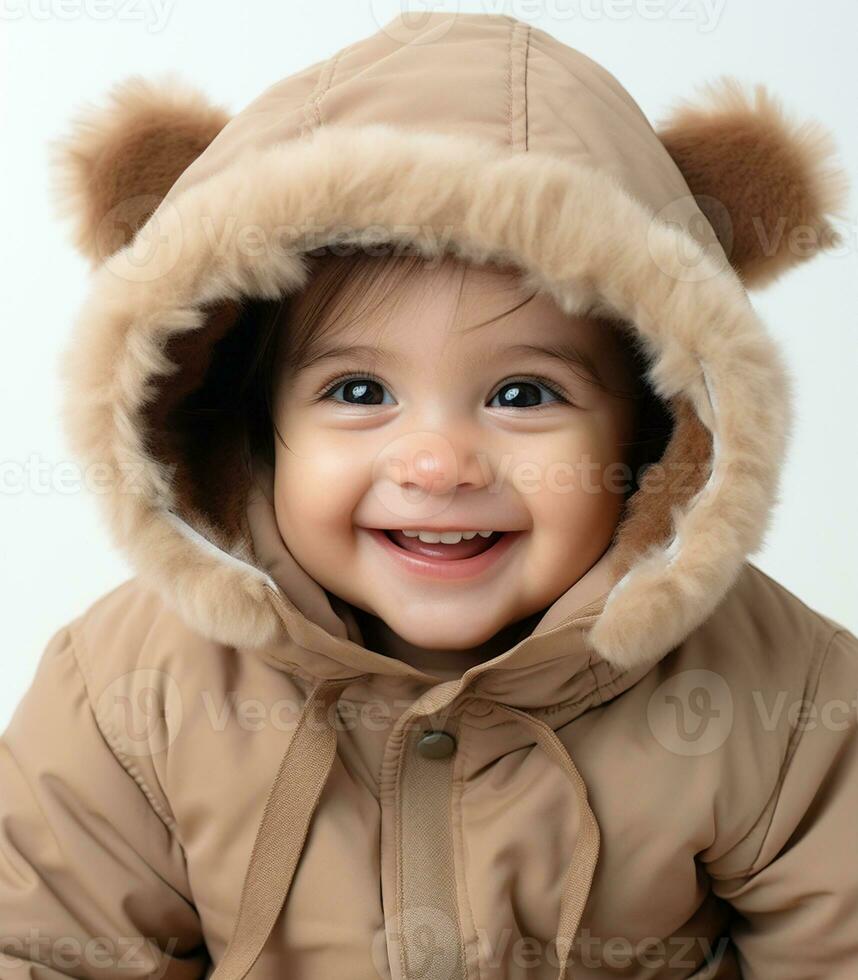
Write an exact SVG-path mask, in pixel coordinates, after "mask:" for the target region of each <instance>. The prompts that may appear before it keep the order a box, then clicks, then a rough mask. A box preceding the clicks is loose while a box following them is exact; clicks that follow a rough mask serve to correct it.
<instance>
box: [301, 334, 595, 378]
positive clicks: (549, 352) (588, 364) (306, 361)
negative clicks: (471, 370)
mask: <svg viewBox="0 0 858 980" xmlns="http://www.w3.org/2000/svg"><path fill="white" fill-rule="evenodd" d="M491 353H492V355H493V356H495V357H497V356H510V355H527V354H529V355H534V354H535V355H541V356H543V357H550V358H553V359H554V360H557V361H560V362H561V364H562V365H563V366H564V367H569V366H570V365H577V366H578V367H580V368H581V369H582V370H584V371H586V373H587V374H589V375H590V376H591V377H592V378H593V380H594V381H595V382H596V383H597V384H603V383H604V382H603V379H602V376H601V374H600V372H599V369H598V367H597V366H596V363H595V361H594V360H593V358H592V357H590V356H589V355H588V354H586V353H585V352H584V351H582V350H581V348H580V347H578V346H577V345H576V344H574V343H571V342H568V341H566V342H560V343H555V344H511V345H509V346H506V347H498V348H494V349H492V352H491ZM332 358H353V359H355V360H360V361H364V362H367V363H372V364H385V363H389V364H393V365H399V366H402V365H404V364H405V363H406V358H403V357H401V356H400V355H399V354H397V353H396V352H395V351H392V350H388V349H386V348H383V347H376V346H373V345H371V344H342V345H337V346H333V347H325V348H322V349H319V350H317V351H314V352H308V354H307V356H306V357H304V358H302V359H301V363H300V364H298V365H295V369H296V370H304V369H306V368H308V367H310V366H311V365H313V364H318V363H319V362H321V361H325V360H330V359H332ZM486 359H487V358H486V353H485V351H482V352H481V353H480V354H479V356H478V357H475V358H473V360H474V362H475V363H474V366H476V364H477V363H481V364H484V363H485V361H486Z"/></svg>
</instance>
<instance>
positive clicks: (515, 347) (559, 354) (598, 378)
mask: <svg viewBox="0 0 858 980" xmlns="http://www.w3.org/2000/svg"><path fill="white" fill-rule="evenodd" d="M497 353H501V354H538V355H542V356H543V357H550V358H553V359H554V360H556V361H560V362H561V363H562V364H563V366H564V367H569V366H570V365H573V364H574V365H577V366H578V367H580V368H581V369H583V370H584V371H586V372H587V374H589V375H591V377H592V378H593V380H594V381H595V382H596V383H597V384H600V385H601V384H604V379H603V378H602V375H601V373H600V371H599V368H598V366H597V365H596V362H595V361H594V360H593V358H592V357H591V356H590V355H589V354H587V353H585V352H584V351H582V350H581V348H580V347H579V346H578V345H577V344H574V343H572V342H569V341H564V342H560V343H556V344H512V345H510V346H509V347H504V348H501V349H500V350H499V351H498V352H497Z"/></svg>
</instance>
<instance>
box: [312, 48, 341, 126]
mask: <svg viewBox="0 0 858 980" xmlns="http://www.w3.org/2000/svg"><path fill="white" fill-rule="evenodd" d="M342 53H343V52H342V49H340V50H339V51H337V52H336V54H335V55H334V56H333V58H331V59H330V60H329V61H328V62H327V63H326V65H325V70H324V72H323V73H322V74H323V76H326V77H327V82H326V84H325V86H324V88H321V90H320V91H318V93H317V95H316V97H315V99H314V100H313V115H314V116H315V118H316V125H317V126H321V125H322V110H321V106H322V99H324V97H325V96H326V95H327V94H328V92H329V91H330V89H331V86H332V85H333V82H334V72H335V71H336V69H337V62H338V61H339V60H340V55H341V54H342ZM320 81H321V79H320Z"/></svg>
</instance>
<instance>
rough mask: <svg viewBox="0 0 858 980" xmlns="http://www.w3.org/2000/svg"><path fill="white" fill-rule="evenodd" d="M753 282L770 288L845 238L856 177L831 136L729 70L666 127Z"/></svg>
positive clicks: (724, 240)
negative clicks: (839, 227) (842, 220)
mask: <svg viewBox="0 0 858 980" xmlns="http://www.w3.org/2000/svg"><path fill="white" fill-rule="evenodd" d="M656 128H657V132H658V136H659V138H660V139H661V141H662V142H663V143H664V145H665V147H666V148H667V150H668V152H669V153H670V155H671V156H672V157H673V160H674V162H675V163H676V164H677V166H678V167H679V169H680V170H681V171H682V174H683V176H684V177H685V180H686V182H687V184H688V186H689V188H690V189H691V192H692V194H694V195H695V197H696V198H697V202H698V204H699V206H700V208H701V210H702V211H703V212H704V214H705V215H706V216H707V218H708V219H709V222H710V224H711V225H712V226H713V228H714V229H715V232H716V234H717V235H718V237H719V239H720V241H721V244H722V246H723V248H724V251H725V252H726V254H727V255H728V257H729V259H730V262H731V264H732V265H733V267H734V268H735V269H736V270H737V271H738V272H739V273H740V275H741V278H742V279H743V281H744V283H745V285H746V286H747V287H748V288H758V287H762V286H766V285H768V284H769V283H771V282H773V281H774V280H775V279H777V278H779V277H780V276H781V275H782V274H783V273H784V272H786V271H787V270H788V269H790V268H792V267H793V266H795V265H797V264H798V263H800V262H804V261H806V260H808V259H811V258H813V256H815V255H816V254H817V253H819V252H820V251H822V250H823V249H826V248H830V247H832V246H835V245H838V244H839V243H840V241H841V236H840V234H839V233H838V232H837V231H836V229H835V228H834V227H833V225H832V224H831V220H832V219H833V218H835V217H840V216H842V215H843V212H844V208H845V207H846V199H847V192H848V180H847V176H846V173H845V171H844V170H843V169H842V168H841V167H839V166H838V164H837V163H836V160H835V149H836V148H835V143H834V140H833V138H832V136H831V134H830V133H829V132H828V131H827V130H826V129H825V128H824V127H823V126H822V125H821V124H820V123H819V122H817V121H816V120H808V121H804V122H799V121H797V120H795V119H792V118H791V117H790V116H789V114H788V113H787V112H786V111H785V110H784V107H783V105H782V104H781V101H780V100H779V99H777V98H776V97H775V96H774V95H773V94H772V93H771V92H769V91H768V90H767V89H766V88H765V87H764V86H763V85H756V86H755V87H754V89H753V92H752V91H751V90H750V88H748V87H745V86H743V85H742V83H740V82H739V81H738V80H737V79H736V78H734V77H731V76H722V77H721V78H719V79H716V80H714V81H711V82H709V83H707V84H706V85H705V86H704V87H703V93H702V96H701V97H699V99H698V100H683V101H681V102H679V103H677V104H676V105H675V107H674V108H673V110H672V111H671V112H670V113H669V114H668V115H667V117H666V118H665V119H664V120H663V121H662V122H661V123H659V124H658V125H657V127H656Z"/></svg>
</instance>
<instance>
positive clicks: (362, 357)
mask: <svg viewBox="0 0 858 980" xmlns="http://www.w3.org/2000/svg"><path fill="white" fill-rule="evenodd" d="M346 357H349V358H354V360H359V361H366V362H370V363H373V364H379V363H390V364H398V365H402V364H404V363H405V359H404V358H402V357H400V356H399V355H398V354H397V353H396V352H395V351H392V350H386V349H385V348H383V347H374V346H372V345H371V344H341V345H337V346H334V347H322V348H319V349H318V350H315V351H314V350H310V351H308V352H307V354H306V355H305V356H304V357H302V358H301V360H300V362H299V363H297V364H295V365H293V368H294V370H299V371H303V370H304V369H306V368H308V367H311V366H312V365H313V364H318V363H319V362H320V361H326V360H331V359H332V358H346Z"/></svg>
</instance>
